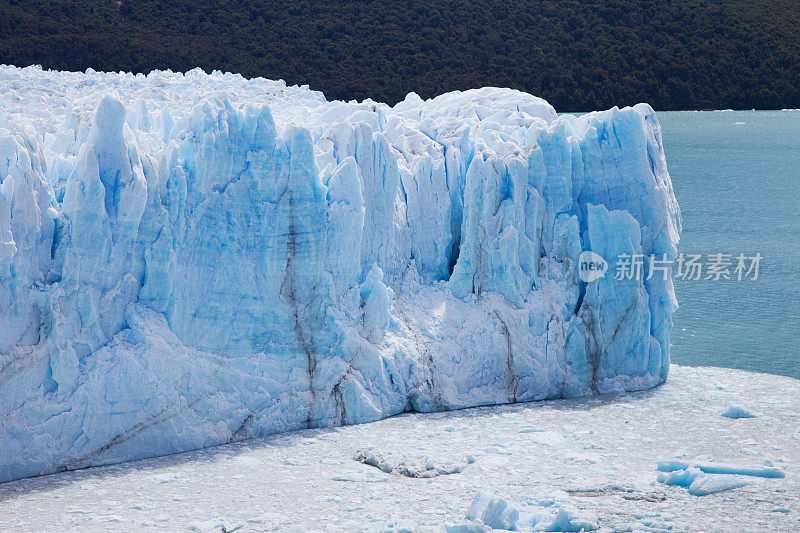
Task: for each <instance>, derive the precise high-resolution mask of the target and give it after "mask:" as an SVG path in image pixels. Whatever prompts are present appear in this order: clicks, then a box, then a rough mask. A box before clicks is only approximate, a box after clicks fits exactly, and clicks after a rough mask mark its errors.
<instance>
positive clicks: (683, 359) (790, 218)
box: [658, 111, 800, 378]
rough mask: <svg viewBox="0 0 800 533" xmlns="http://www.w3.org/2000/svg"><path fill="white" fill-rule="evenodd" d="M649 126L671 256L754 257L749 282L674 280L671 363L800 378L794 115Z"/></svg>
mask: <svg viewBox="0 0 800 533" xmlns="http://www.w3.org/2000/svg"><path fill="white" fill-rule="evenodd" d="M658 118H659V121H660V122H661V128H662V134H663V140H664V150H665V152H666V155H667V166H668V168H669V172H670V175H671V177H672V183H673V186H674V187H675V195H676V196H677V198H678V203H679V204H680V206H681V212H682V214H683V235H682V238H681V243H680V246H679V248H678V250H679V251H683V252H684V253H696V254H703V256H706V255H707V254H715V253H730V254H733V255H734V257H735V256H736V255H738V254H739V253H745V254H748V255H752V254H755V253H757V252H760V253H761V255H762V256H763V259H762V261H761V268H760V273H759V278H758V279H757V280H755V281H681V280H676V281H675V292H676V294H677V297H678V303H679V305H680V309H679V310H678V311H677V312H676V313H675V316H674V329H673V331H672V361H673V362H675V363H678V364H685V365H707V366H724V367H732V368H742V369H745V370H755V371H759V372H769V373H773V374H784V375H787V376H792V377H796V378H800V111H774V112H773V111H735V112H734V111H727V112H726V111H718V112H662V113H659V114H658ZM734 262H735V260H734Z"/></svg>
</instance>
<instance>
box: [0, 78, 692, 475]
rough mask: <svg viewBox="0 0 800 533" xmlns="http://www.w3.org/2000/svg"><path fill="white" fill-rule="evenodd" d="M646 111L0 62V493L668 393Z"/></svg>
mask: <svg viewBox="0 0 800 533" xmlns="http://www.w3.org/2000/svg"><path fill="white" fill-rule="evenodd" d="M679 231H680V217H679V212H678V207H677V204H676V201H675V198H674V195H673V191H672V186H671V183H670V179H669V175H668V174H667V170H666V164H665V160H664V153H663V149H662V144H661V137H660V130H659V126H658V121H657V120H656V117H655V115H654V113H653V111H652V109H651V108H650V107H649V106H647V105H641V104H640V105H638V106H636V107H634V108H626V109H622V110H620V109H616V108H615V109H612V110H610V111H606V112H601V113H590V114H587V115H584V116H582V117H573V116H562V117H557V115H556V113H555V111H554V109H553V108H552V107H551V106H550V105H549V104H547V103H546V102H545V101H544V100H541V99H539V98H536V97H533V96H530V95H528V94H524V93H521V92H518V91H512V90H508V89H494V88H486V89H480V90H470V91H466V92H455V93H448V94H445V95H442V96H440V97H438V98H434V99H432V100H428V101H423V100H421V99H420V98H419V97H418V96H416V95H414V94H413V93H412V94H410V95H409V96H408V97H407V98H406V100H405V101H403V102H401V103H399V104H397V105H396V106H395V107H389V106H387V105H384V104H380V103H376V102H372V101H365V102H363V103H355V102H351V103H343V102H327V101H326V100H325V99H324V97H323V96H322V94H320V93H318V92H314V91H311V90H309V89H308V88H307V87H305V86H303V87H287V86H286V85H285V84H284V83H283V82H273V81H268V80H263V79H255V80H246V79H244V78H242V77H241V76H238V75H231V74H222V73H217V72H215V73H212V74H210V75H209V74H205V73H203V72H202V71H199V70H195V71H191V72H188V73H186V74H175V73H171V72H153V73H151V74H150V75H148V76H142V75H136V76H134V75H130V74H108V73H98V72H94V71H88V72H86V73H67V72H51V71H42V70H41V69H40V68H34V67H31V68H25V69H18V68H14V67H7V66H6V67H0V481H4V480H9V479H14V478H20V477H25V476H32V475H37V474H43V473H49V472H54V471H59V470H64V469H74V468H81V467H86V466H91V465H99V464H107V463H111V462H117V461H124V460H131V459H137V458H144V457H151V456H155V455H160V454H167V453H172V452H179V451H184V450H190V449H195V448H200V447H204V446H211V445H216V444H220V443H225V442H230V441H234V440H239V439H244V438H248V437H254V436H258V435H266V434H270V433H275V432H280V431H287V430H292V429H297V428H304V427H317V426H327V425H339V424H352V423H359V422H367V421H373V420H377V419H379V418H382V417H386V416H390V415H393V414H396V413H400V412H403V411H407V410H418V411H433V410H446V409H457V408H462V407H468V406H475V405H485V404H498V403H507V402H518V401H529V400H537V399H543V398H556V397H563V396H579V395H586V394H592V393H602V392H610V391H620V390H633V389H643V388H648V387H652V386H655V385H657V384H658V383H660V382H662V381H663V380H665V379H666V376H667V370H668V366H669V332H670V328H671V314H672V312H673V310H674V309H675V307H676V304H675V299H674V294H673V290H672V284H671V281H669V280H663V279H660V278H659V277H654V278H653V279H651V280H649V281H644V282H643V281H635V282H630V281H628V282H621V281H618V280H615V279H613V277H611V276H607V277H606V278H603V279H601V280H598V281H595V282H592V283H589V284H585V283H581V282H580V281H579V279H578V276H577V272H576V260H577V257H578V255H579V254H580V252H581V251H582V250H587V249H592V250H594V251H596V252H597V253H600V254H601V255H603V256H604V257H606V258H607V259H609V258H613V257H616V256H618V255H619V254H623V253H644V254H667V255H668V256H674V254H675V245H676V243H677V240H678V235H679Z"/></svg>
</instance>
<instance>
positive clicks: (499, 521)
mask: <svg viewBox="0 0 800 533" xmlns="http://www.w3.org/2000/svg"><path fill="white" fill-rule="evenodd" d="M467 519H468V520H479V521H480V522H483V523H484V524H486V525H487V526H488V527H490V528H492V529H514V527H515V526H516V524H517V520H518V519H519V510H518V509H517V508H516V507H515V506H514V505H513V504H509V503H508V502H507V501H506V500H504V499H503V498H501V497H499V496H495V495H493V494H489V493H487V492H479V493H478V494H476V495H475V498H474V499H473V500H472V504H471V505H470V507H469V511H467Z"/></svg>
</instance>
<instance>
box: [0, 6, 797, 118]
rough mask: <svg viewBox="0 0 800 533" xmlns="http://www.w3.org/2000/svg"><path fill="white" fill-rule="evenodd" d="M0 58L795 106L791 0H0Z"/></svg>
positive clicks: (355, 89)
mask: <svg viewBox="0 0 800 533" xmlns="http://www.w3.org/2000/svg"><path fill="white" fill-rule="evenodd" d="M0 63H8V64H14V65H18V66H25V65H31V64H40V65H42V66H43V67H45V68H54V69H62V70H85V69H86V68H88V67H91V68H94V69H95V70H108V71H119V70H124V71H133V72H149V71H150V70H153V69H166V68H169V69H172V70H179V71H185V70H189V69H191V68H194V67H197V66H199V67H202V68H203V69H205V70H207V71H210V70H213V69H217V70H223V71H231V72H239V73H241V74H243V75H245V76H248V77H254V76H263V77H266V78H273V79H278V78H282V79H284V80H286V81H287V83H289V84H309V85H310V86H311V88H313V89H318V90H321V91H323V92H324V93H325V94H326V96H327V97H328V98H329V99H333V98H337V99H347V100H349V99H353V98H355V99H364V98H367V97H370V98H373V99H375V100H381V101H386V102H388V103H394V102H396V101H398V100H402V99H403V98H404V97H405V95H406V93H408V92H409V91H415V92H417V93H418V94H420V96H422V97H424V98H427V97H431V96H435V95H437V94H440V93H442V92H445V91H450V90H454V89H467V88H471V87H480V86H485V85H493V86H507V87H513V88H518V89H521V90H524V91H527V92H530V93H533V94H536V95H538V96H542V97H544V98H546V99H547V100H548V101H550V103H552V104H553V105H554V106H555V107H556V109H559V110H562V111H566V110H569V111H583V110H589V109H599V108H608V107H610V106H612V105H629V104H634V103H637V102H650V103H651V104H652V105H653V106H654V107H655V108H656V109H661V110H669V109H712V108H714V109H720V108H734V109H750V108H757V109H775V108H787V107H792V108H795V107H800V0H636V1H634V0H594V1H592V0H505V1H499V0H347V1H341V2H319V1H315V0H299V1H294V2H291V1H289V2H278V1H273V0H215V1H213V2H212V1H208V0H121V1H109V0H0Z"/></svg>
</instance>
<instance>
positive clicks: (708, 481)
mask: <svg viewBox="0 0 800 533" xmlns="http://www.w3.org/2000/svg"><path fill="white" fill-rule="evenodd" d="M751 483H752V481H748V480H746V479H742V478H740V477H738V476H730V475H721V476H709V475H705V474H703V475H701V476H699V477H698V478H696V479H695V480H694V481H692V484H691V485H689V494H692V495H694V496H708V495H709V494H716V493H718V492H724V491H726V490H731V489H737V488H739V487H745V486H747V485H750V484H751Z"/></svg>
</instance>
